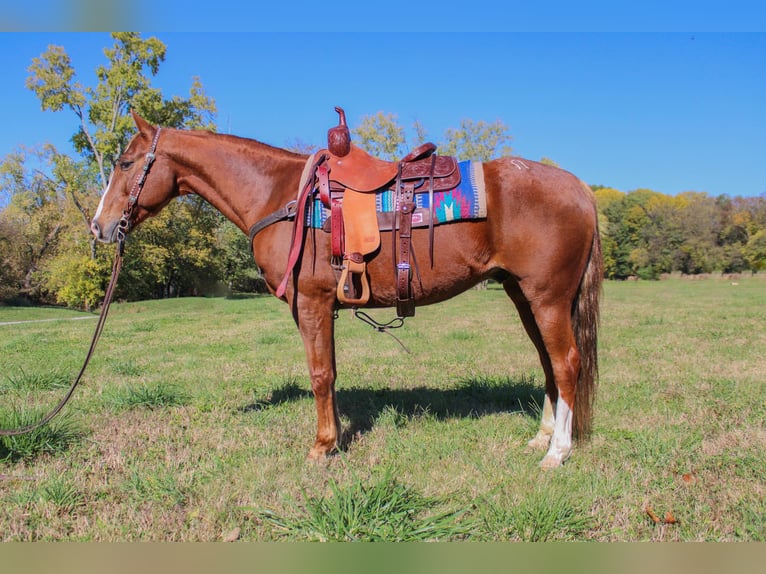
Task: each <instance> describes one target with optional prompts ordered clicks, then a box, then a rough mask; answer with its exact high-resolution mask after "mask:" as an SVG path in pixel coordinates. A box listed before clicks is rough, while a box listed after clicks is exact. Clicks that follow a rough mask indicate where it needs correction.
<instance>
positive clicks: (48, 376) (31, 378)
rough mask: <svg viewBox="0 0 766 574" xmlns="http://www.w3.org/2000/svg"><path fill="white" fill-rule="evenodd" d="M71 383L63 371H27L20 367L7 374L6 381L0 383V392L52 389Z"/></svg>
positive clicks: (65, 386) (67, 385) (64, 386)
mask: <svg viewBox="0 0 766 574" xmlns="http://www.w3.org/2000/svg"><path fill="white" fill-rule="evenodd" d="M69 384H70V381H69V376H68V375H66V374H64V373H63V372H61V371H46V372H35V371H31V372H26V371H25V370H24V369H23V368H20V369H19V370H18V371H17V372H15V373H7V374H6V375H5V383H4V384H2V385H0V393H5V392H7V391H14V392H17V393H19V392H34V391H50V390H54V389H62V388H67V387H69Z"/></svg>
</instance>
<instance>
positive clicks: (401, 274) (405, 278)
mask: <svg viewBox="0 0 766 574" xmlns="http://www.w3.org/2000/svg"><path fill="white" fill-rule="evenodd" d="M413 196H414V187H413V184H411V183H407V184H404V185H403V186H401V187H400V189H399V202H398V203H399V262H398V263H397V264H396V297H397V300H396V312H397V314H398V315H399V316H400V317H412V316H413V315H414V314H415V300H414V298H413V297H412V293H411V292H410V278H411V277H412V273H411V267H410V249H411V245H410V240H411V238H412V212H413V211H415V202H414V201H413Z"/></svg>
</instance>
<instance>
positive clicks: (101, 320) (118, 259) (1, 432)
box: [0, 241, 123, 436]
mask: <svg viewBox="0 0 766 574" xmlns="http://www.w3.org/2000/svg"><path fill="white" fill-rule="evenodd" d="M122 251H123V242H122V241H120V243H119V245H118V246H117V255H116V256H115V258H114V264H113V265H112V279H111V280H110V281H109V286H108V287H107V288H106V293H105V294H104V304H103V305H102V306H101V314H100V315H99V317H98V323H97V324H96V331H95V332H94V333H93V339H92V340H91V342H90V348H89V349H88V354H87V355H86V356H85V361H84V362H83V365H82V368H80V372H79V373H78V374H77V378H75V380H74V382H73V383H72V386H70V387H69V391H68V392H67V394H66V395H64V397H63V398H62V399H61V400H60V401H59V402H58V404H57V405H56V406H55V407H53V409H52V410H51V411H50V412H49V413H48V414H47V415H45V416H44V417H43V418H42V419H40V420H39V421H37V422H34V423H30V424H28V425H25V426H23V427H19V428H15V429H0V436H18V435H21V434H26V433H28V432H32V431H33V430H36V429H38V428H40V427H42V426H44V425H46V424H48V423H49V422H50V421H51V419H53V417H55V416H56V415H57V414H59V413H60V412H61V409H63V408H64V406H65V405H66V404H67V403H68V402H69V399H70V398H72V395H73V394H74V390H75V389H76V388H77V385H79V384H80V380H81V379H82V376H83V374H84V373H85V369H86V368H87V366H88V363H90V359H91V357H92V356H93V352H94V351H95V350H96V344H97V343H98V340H99V339H100V338H101V332H102V331H103V330H104V324H105V323H106V316H107V314H108V313H109V306H110V305H111V303H112V297H113V296H114V289H115V286H116V285H117V278H118V277H119V276H120V269H122Z"/></svg>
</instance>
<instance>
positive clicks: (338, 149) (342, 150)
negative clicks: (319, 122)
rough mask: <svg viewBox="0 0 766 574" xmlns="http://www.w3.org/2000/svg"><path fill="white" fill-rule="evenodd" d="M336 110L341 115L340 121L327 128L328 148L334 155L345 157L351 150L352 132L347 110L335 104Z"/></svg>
mask: <svg viewBox="0 0 766 574" xmlns="http://www.w3.org/2000/svg"><path fill="white" fill-rule="evenodd" d="M335 111H336V112H338V116H340V117H339V122H338V125H337V126H335V127H334V128H330V129H329V130H327V149H328V150H329V151H330V153H331V154H333V155H334V156H337V157H343V156H345V155H348V153H349V152H350V151H351V132H350V131H349V130H348V125H346V112H344V111H343V108H339V107H338V106H335Z"/></svg>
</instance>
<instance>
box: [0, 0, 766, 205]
mask: <svg viewBox="0 0 766 574" xmlns="http://www.w3.org/2000/svg"><path fill="white" fill-rule="evenodd" d="M735 3H736V2H735ZM224 4H225V2H224ZM509 6H510V4H509ZM193 7H194V2H191V3H190V4H189V5H188V8H193ZM727 13H728V12H727ZM722 14H723V12H722ZM230 15H231V14H230ZM514 15H516V16H518V13H517V12H513V11H511V12H509V13H507V14H502V16H503V17H505V18H509V19H510V18H513V17H514ZM499 16H500V14H499V15H498V17H499ZM630 16H631V14H630V13H623V18H625V19H628V18H629V17H630ZM324 17H325V18H326V16H324ZM722 18H723V20H721V21H719V23H723V25H722V26H721V29H724V30H726V29H729V30H731V29H737V30H739V29H743V28H742V27H741V26H740V27H739V28H738V27H736V26H734V25H733V24H732V25H728V24H727V21H726V20H725V18H724V17H723V16H722ZM758 18H760V20H759V21H760V22H762V21H763V18H762V15H761V14H760V13H759V14H758ZM162 21H164V22H168V21H169V20H168V18H167V17H165V18H164V19H163V20H162ZM211 21H212V22H213V23H215V22H216V20H215V18H213V19H212V20H211ZM368 21H369V20H368ZM468 21H469V22H473V20H471V19H469V20H468ZM626 21H627V20H626ZM373 26H374V25H373ZM165 27H166V28H168V29H171V28H172V26H165ZM213 27H214V28H215V26H213ZM490 27H491V26H490ZM639 27H640V26H639ZM671 27H672V26H671ZM235 28H236V26H235ZM299 28H300V27H299ZM335 28H336V29H337V28H338V26H337V25H336V26H335ZM549 28H550V29H556V26H555V25H554V26H550V27H549ZM623 28H626V29H630V26H627V25H626V26H623ZM676 28H680V29H685V31H683V32H678V33H671V32H667V31H663V32H655V33H636V32H627V33H626V32H621V33H607V32H592V33H539V32H532V33H489V32H484V33H438V32H434V33H430V34H428V35H426V36H425V37H424V36H416V35H410V34H407V33H383V32H381V33H339V32H333V33H300V32H278V33H268V32H263V31H262V32H257V33H235V32H231V33H209V32H206V33H183V32H154V33H152V32H145V33H144V34H143V35H144V36H145V37H146V36H149V35H154V36H157V37H158V38H159V39H160V40H162V41H163V42H164V43H165V44H166V45H167V48H168V51H167V58H166V61H165V62H164V63H163V65H162V67H161V69H160V73H159V75H158V76H157V77H156V78H155V80H154V84H155V85H156V86H157V87H159V88H161V89H162V90H163V92H164V94H165V96H166V97H169V96H171V95H174V94H176V95H180V96H186V95H188V88H189V86H190V85H191V79H192V76H199V77H200V79H201V81H202V83H203V84H204V86H205V88H206V91H207V93H208V95H209V96H211V97H213V98H214V99H215V100H216V103H217V105H218V111H219V113H218V126H219V130H220V131H224V132H230V133H234V134H237V135H241V136H246V137H251V138H255V139H258V140H260V141H264V142H267V143H270V144H273V145H278V146H284V145H287V143H288V142H289V141H291V140H293V139H295V138H299V139H301V140H303V141H306V142H308V143H314V144H318V145H321V144H322V143H323V141H325V135H326V130H327V128H328V127H330V126H331V125H333V124H334V123H335V121H336V118H337V116H336V114H335V112H334V111H333V106H335V105H340V106H343V107H344V108H345V109H346V111H347V114H348V116H349V121H350V122H351V124H352V127H353V126H354V125H355V124H356V123H358V122H359V120H360V119H361V117H362V116H364V115H368V114H374V113H376V112H378V111H384V112H390V113H393V114H396V115H397V117H398V120H399V122H400V123H401V124H403V125H407V126H409V125H411V124H412V122H413V121H414V120H419V121H420V122H421V123H422V124H423V125H424V126H425V127H426V129H427V130H428V133H429V139H433V140H439V139H441V138H442V135H443V133H444V130H445V129H447V128H449V127H457V126H458V125H459V123H460V121H461V119H464V118H470V119H472V120H486V121H489V122H491V121H494V120H497V119H499V120H502V121H503V122H505V124H507V125H508V127H509V131H510V133H511V135H512V136H513V138H514V140H513V149H514V153H515V154H517V155H521V156H523V157H527V158H529V159H535V160H539V159H540V158H541V157H549V158H551V159H553V160H554V161H556V162H557V163H559V164H560V165H561V166H562V167H564V168H566V169H568V170H570V171H572V172H574V173H575V174H576V175H578V176H579V177H581V178H582V179H583V180H585V181H586V182H587V183H590V184H601V185H608V186H612V187H615V188H617V189H620V190H623V191H629V190H633V189H636V188H641V187H645V188H650V189H654V190H656V191H660V192H662V193H668V194H676V193H679V192H683V191H689V190H693V191H704V192H708V193H709V194H711V195H718V194H721V193H726V194H729V195H745V196H753V195H759V194H762V193H764V192H766V33H763V32H731V31H730V32H724V33H715V32H713V33H711V32H705V31H704V30H709V29H716V22H715V21H709V22H707V23H706V24H705V23H702V22H699V23H697V22H692V25H690V26H676ZM352 29H353V27H352ZM657 29H661V30H662V29H663V27H662V26H659V27H658V28H657ZM49 44H58V45H61V46H64V48H65V49H66V51H67V52H68V53H69V55H70V56H71V58H72V63H73V65H74V67H75V69H76V70H77V72H78V78H79V80H80V81H81V82H82V83H84V84H90V85H93V84H94V82H95V80H94V70H95V67H96V66H97V65H98V64H100V63H104V62H105V58H104V56H103V48H105V47H109V46H111V44H112V40H111V38H110V37H109V35H108V34H107V33H58V32H57V33H3V34H0V69H2V70H3V82H2V86H3V87H2V96H0V97H1V98H2V102H3V105H2V107H1V108H0V122H2V126H3V129H2V130H0V156H5V154H7V153H9V152H10V151H12V150H13V149H14V148H15V147H16V146H17V145H18V144H25V145H28V146H31V145H34V144H38V143H43V142H46V141H50V142H52V143H54V144H55V145H56V146H57V147H59V148H60V149H67V146H68V143H67V142H68V138H69V137H70V136H71V135H72V134H73V133H74V131H75V130H76V128H77V120H76V118H75V116H74V114H72V113H71V112H68V111H64V112H59V113H52V112H43V111H41V109H40V105H39V102H38V100H37V99H36V97H35V95H34V94H33V93H32V92H31V91H29V90H27V89H26V88H25V87H24V81H25V78H26V76H27V71H26V69H27V67H28V66H29V65H30V63H31V60H32V58H34V57H36V56H38V55H40V54H41V53H42V52H43V51H45V50H46V48H47V46H48V45H49ZM416 78H417V81H415V79H416Z"/></svg>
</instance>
